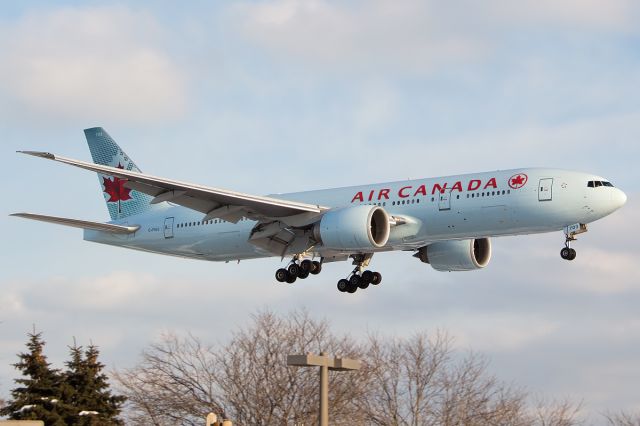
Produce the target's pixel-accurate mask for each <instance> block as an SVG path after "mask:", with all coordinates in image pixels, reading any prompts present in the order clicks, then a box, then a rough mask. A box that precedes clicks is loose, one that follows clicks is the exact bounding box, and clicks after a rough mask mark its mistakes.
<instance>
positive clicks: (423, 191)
mask: <svg viewBox="0 0 640 426" xmlns="http://www.w3.org/2000/svg"><path fill="white" fill-rule="evenodd" d="M418 194H422V195H427V187H426V186H424V185H420V186H419V187H418V189H416V192H415V194H413V196H414V197H415V196H417V195H418Z"/></svg>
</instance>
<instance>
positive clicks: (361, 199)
mask: <svg viewBox="0 0 640 426" xmlns="http://www.w3.org/2000/svg"><path fill="white" fill-rule="evenodd" d="M356 200H359V201H364V198H363V197H362V191H360V192H358V193H357V194H356V195H354V196H353V199H352V200H351V202H352V203H353V202H354V201H356Z"/></svg>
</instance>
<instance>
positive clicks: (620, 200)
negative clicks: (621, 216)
mask: <svg viewBox="0 0 640 426" xmlns="http://www.w3.org/2000/svg"><path fill="white" fill-rule="evenodd" d="M611 201H613V205H614V208H615V209H616V210H617V209H619V208H620V207H622V206H624V205H625V203H626V202H627V194H625V193H624V192H622V190H620V189H618V188H615V191H613V193H612V194H611Z"/></svg>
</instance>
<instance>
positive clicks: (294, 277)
mask: <svg viewBox="0 0 640 426" xmlns="http://www.w3.org/2000/svg"><path fill="white" fill-rule="evenodd" d="M297 279H298V276H297V275H291V274H289V273H287V282H288V283H289V284H293V283H295V282H296V280H297Z"/></svg>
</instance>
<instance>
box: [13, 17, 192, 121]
mask: <svg viewBox="0 0 640 426" xmlns="http://www.w3.org/2000/svg"><path fill="white" fill-rule="evenodd" d="M162 35H163V34H162V30H161V28H160V26H159V25H158V24H157V23H156V22H155V21H154V19H153V18H152V17H151V16H149V15H147V14H145V13H139V12H135V11H132V10H131V9H128V8H126V7H122V6H118V7H95V8H61V9H54V10H47V11H38V12H32V13H28V14H26V15H24V16H23V17H21V18H20V19H19V20H18V21H16V22H11V23H5V24H4V25H3V28H2V29H1V30H0V40H2V41H0V52H1V53H2V56H3V66H2V68H0V93H3V96H2V98H4V100H3V102H2V103H4V104H5V105H2V106H3V109H6V110H7V111H8V112H11V111H14V110H16V109H18V110H21V109H24V110H27V111H28V112H30V113H32V114H37V115H38V116H39V117H40V118H42V117H50V118H52V119H65V118H66V119H73V120H85V121H92V120H93V122H104V121H119V122H125V123H138V122H142V123H149V122H158V121H162V120H166V119H172V118H177V117H180V116H182V114H184V112H185V109H186V107H187V92H186V82H185V79H184V76H183V72H182V71H181V69H180V68H179V66H178V65H176V64H175V63H174V62H173V61H172V59H171V57H170V55H169V54H168V53H167V52H165V51H164V50H163V49H162V45H161V43H162Z"/></svg>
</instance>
